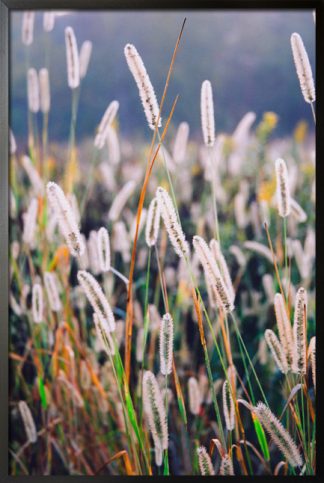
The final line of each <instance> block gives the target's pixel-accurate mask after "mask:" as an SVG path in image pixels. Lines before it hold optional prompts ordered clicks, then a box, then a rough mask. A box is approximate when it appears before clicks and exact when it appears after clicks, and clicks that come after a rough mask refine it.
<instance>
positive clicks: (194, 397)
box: [188, 377, 202, 415]
mask: <svg viewBox="0 0 324 483" xmlns="http://www.w3.org/2000/svg"><path fill="white" fill-rule="evenodd" d="M188 397H189V409H190V412H191V414H194V415H197V414H199V411H200V406H201V403H202V397H201V391H200V388H199V384H198V381H197V379H196V378H195V377H190V378H189V380H188Z"/></svg>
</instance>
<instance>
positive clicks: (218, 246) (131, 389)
mask: <svg viewBox="0 0 324 483" xmlns="http://www.w3.org/2000/svg"><path fill="white" fill-rule="evenodd" d="M55 21H56V19H55V17H54V16H52V14H51V12H48V13H47V14H44V28H45V31H46V32H47V34H48V36H49V38H50V36H51V32H52V29H53V28H54V27H55ZM33 22H34V17H33V13H31V12H29V13H27V12H26V13H25V14H24V17H23V25H22V41H23V42H22V48H24V49H25V54H26V82H27V91H26V99H27V101H26V106H27V111H28V114H27V120H28V139H26V140H25V141H24V143H21V142H17V143H16V140H15V136H14V132H12V131H11V132H10V163H11V170H10V176H11V179H10V347H9V357H10V401H9V409H10V442H9V446H10V468H9V472H10V474H12V475H23V474H25V475H27V474H33V475H36V474H37V475H58V474H60V475H63V474H69V475H104V474H106V475H108V474H111V475H125V474H126V475H210V474H215V475H234V474H235V475H296V476H297V475H314V474H315V472H316V415H315V394H316V369H315V365H316V348H315V347H316V343H315V264H314V263H315V139H314V134H313V133H314V125H315V107H314V104H315V102H314V101H315V89H314V84H313V78H312V72H311V68H310V66H309V63H308V57H307V53H306V51H305V50H304V47H303V44H302V40H301V37H299V36H298V35H296V34H294V35H293V36H292V38H291V45H292V55H293V57H294V60H295V64H296V70H297V76H296V89H299V85H298V80H297V78H298V79H299V81H300V87H301V92H300V95H301V96H303V97H304V99H305V101H306V102H305V111H306V110H309V109H311V110H312V113H313V118H314V124H313V125H310V126H308V125H307V124H306V123H305V122H304V121H301V120H299V119H296V127H295V130H294V132H293V133H292V135H291V136H290V137H284V138H278V137H277V136H276V126H277V123H278V116H277V115H276V113H275V112H271V111H268V112H265V113H264V114H263V116H262V117H261V118H257V116H256V115H255V113H254V112H251V111H249V110H248V108H247V113H246V114H245V115H244V117H243V118H242V119H241V121H240V122H239V124H238V125H237V127H236V129H235V130H234V131H233V132H232V133H219V132H218V130H217V116H220V115H221V113H219V112H218V111H217V107H216V106H217V92H215V91H214V89H213V80H212V79H210V80H206V81H204V82H203V84H202V87H201V98H200V99H195V100H194V102H195V103H197V102H198V103H199V102H200V107H201V112H200V113H199V115H201V125H202V126H201V127H202V130H201V133H200V136H196V135H192V134H191V132H190V126H189V125H188V124H187V122H186V120H185V119H184V120H183V122H182V123H181V124H179V125H175V124H174V123H173V121H172V116H173V113H174V112H175V110H176V109H177V102H178V97H176V98H174V99H168V87H169V85H170V84H171V83H172V79H173V74H174V69H175V68H176V64H177V55H178V54H179V52H178V51H179V46H181V44H182V43H185V42H186V28H187V25H186V24H185V22H184V24H183V25H182V28H181V25H179V31H180V33H179V32H175V37H176V36H177V35H178V34H179V37H178V40H177V42H176V44H175V47H174V51H173V52H170V64H169V65H166V66H165V79H166V83H165V89H164V92H163V96H162V98H161V99H159V100H157V99H156V96H155V93H154V89H153V86H152V84H151V80H150V78H149V72H146V69H145V66H144V64H145V58H144V55H143V60H142V58H141V52H137V50H136V48H135V47H134V46H133V45H132V44H127V45H126V46H125V51H124V58H122V59H121V61H122V62H127V65H128V67H129V75H130V76H131V78H132V79H133V80H134V83H133V88H134V89H135V90H136V91H138V93H139V98H138V102H142V105H143V114H142V117H141V118H139V119H138V125H141V126H142V129H143V132H145V133H146V134H147V133H148V132H149V133H150V134H151V141H150V142H149V143H145V142H144V141H141V140H139V139H138V137H134V139H132V138H129V137H127V138H126V137H125V136H124V135H123V126H122V125H121V124H120V123H119V122H118V109H119V101H118V99H113V98H112V99H111V102H110V103H109V105H108V106H103V110H102V111H103V112H102V115H103V117H102V119H101V120H100V119H98V125H97V126H94V129H93V133H91V132H90V133H89V136H88V138H87V139H85V140H79V139H78V137H77V129H76V128H77V123H78V106H79V102H80V99H81V98H82V84H83V82H84V80H85V79H86V76H87V68H88V65H89V68H91V62H90V64H89V59H90V58H91V49H92V45H91V43H85V44H83V45H82V46H81V45H79V47H78V43H77V37H78V36H77V32H74V31H73V29H72V28H71V27H68V28H67V29H66V30H65V40H66V52H62V56H66V59H67V73H65V72H62V76H63V75H64V76H66V78H67V83H68V85H69V87H70V99H69V100H68V102H71V124H70V132H69V133H67V139H68V143H66V145H64V144H59V143H56V142H55V139H51V138H50V136H49V134H48V133H49V131H48V126H49V122H50V116H51V105H53V104H54V103H55V98H51V89H50V78H51V69H54V68H55V66H54V65H52V64H51V61H50V56H49V55H45V58H46V63H47V65H44V68H43V69H41V70H40V71H39V72H37V71H36V70H35V69H34V67H33V65H31V63H30V51H31V49H33V44H34V42H35V41H36V38H37V31H34V29H33ZM190 28H193V26H192V25H191V26H190ZM292 33H293V32H292ZM48 47H49V42H48V43H45V44H44V52H45V54H46V52H47V49H48ZM143 62H144V63H143ZM238 82H239V79H238ZM179 96H180V97H181V92H179ZM166 99H168V105H171V106H172V108H171V110H170V111H167V109H166V108H165V107H164V101H165V100H166ZM308 104H309V105H308ZM214 105H215V113H214ZM137 127H138V126H137ZM143 139H144V136H143Z"/></svg>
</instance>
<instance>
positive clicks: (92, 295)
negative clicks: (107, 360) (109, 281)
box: [77, 270, 116, 332]
mask: <svg viewBox="0 0 324 483" xmlns="http://www.w3.org/2000/svg"><path fill="white" fill-rule="evenodd" d="M77 276H78V282H79V284H80V285H81V288H82V290H83V291H84V293H85V295H86V297H87V299H88V301H89V302H90V304H91V306H92V308H93V310H94V311H95V313H96V314H97V316H98V318H99V321H100V323H101V324H102V326H104V327H107V331H108V332H113V331H114V330H115V328H116V323H115V318H114V314H113V312H112V310H111V307H110V305H109V303H108V300H107V299H106V297H105V295H104V293H103V291H102V289H101V287H100V285H99V283H98V282H97V280H96V279H95V278H94V277H93V276H92V275H91V274H90V273H89V272H86V271H85V270H79V271H78V275H77Z"/></svg>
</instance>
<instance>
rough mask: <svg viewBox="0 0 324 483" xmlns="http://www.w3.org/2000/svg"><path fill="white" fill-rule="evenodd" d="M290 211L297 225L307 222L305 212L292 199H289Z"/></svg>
mask: <svg viewBox="0 0 324 483" xmlns="http://www.w3.org/2000/svg"><path fill="white" fill-rule="evenodd" d="M290 209H291V214H292V215H293V217H294V218H295V219H296V221H297V222H298V223H305V221H306V220H307V215H306V212H305V211H304V210H303V208H302V207H301V206H300V205H299V204H298V203H297V201H296V200H294V199H293V198H290Z"/></svg>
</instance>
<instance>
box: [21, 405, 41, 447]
mask: <svg viewBox="0 0 324 483" xmlns="http://www.w3.org/2000/svg"><path fill="white" fill-rule="evenodd" d="M18 408H19V412H20V415H21V419H22V421H23V424H24V428H25V432H26V436H27V439H28V441H29V442H30V443H36V441H37V431H36V426H35V422H34V419H33V416H32V413H31V411H30V409H29V407H28V406H27V403H26V402H25V401H19V403H18Z"/></svg>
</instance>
